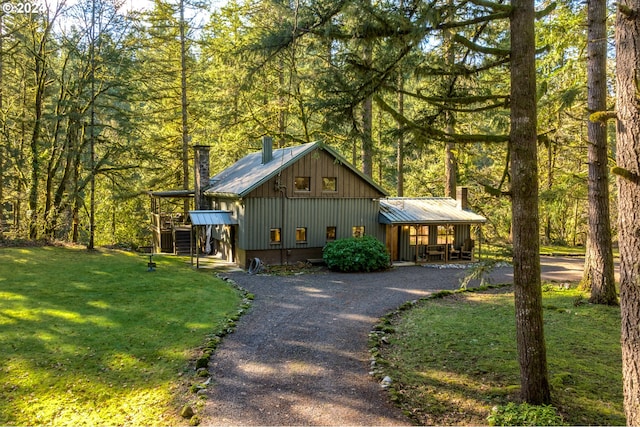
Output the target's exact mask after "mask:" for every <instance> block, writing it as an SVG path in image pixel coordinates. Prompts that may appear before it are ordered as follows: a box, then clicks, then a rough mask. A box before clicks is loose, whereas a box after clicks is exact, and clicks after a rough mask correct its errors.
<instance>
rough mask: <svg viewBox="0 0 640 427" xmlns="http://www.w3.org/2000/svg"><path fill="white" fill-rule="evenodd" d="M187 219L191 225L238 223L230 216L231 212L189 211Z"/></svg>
mask: <svg viewBox="0 0 640 427" xmlns="http://www.w3.org/2000/svg"><path fill="white" fill-rule="evenodd" d="M189 217H190V218H191V224H193V225H235V224H237V223H238V221H237V220H236V219H234V218H233V217H232V216H231V211H212V210H199V211H189Z"/></svg>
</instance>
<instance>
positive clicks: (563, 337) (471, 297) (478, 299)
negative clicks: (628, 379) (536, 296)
mask: <svg viewBox="0 0 640 427" xmlns="http://www.w3.org/2000/svg"><path fill="white" fill-rule="evenodd" d="M544 290H545V292H543V305H544V318H545V338H546V342H547V359H548V365H549V376H550V382H551V386H552V399H553V405H554V406H555V407H557V408H558V409H559V412H560V414H561V415H562V416H563V418H564V422H566V423H567V424H569V425H624V424H625V418H624V412H623V407H622V374H621V371H622V368H621V353H620V310H619V308H618V307H605V306H596V305H591V304H588V303H587V298H588V296H587V295H584V294H582V293H581V292H580V291H578V290H576V289H569V290H565V289H562V288H559V287H556V286H553V285H545V286H544ZM400 313H401V315H400V316H395V317H393V316H392V317H388V318H387V320H386V323H384V322H383V323H382V324H381V325H380V326H379V327H378V329H380V330H382V331H387V332H389V335H388V337H387V338H386V339H387V340H388V341H389V343H390V344H389V345H384V344H382V345H381V354H380V356H381V359H380V366H381V372H378V376H379V377H382V376H385V375H388V376H390V377H391V378H392V379H393V383H392V386H391V389H390V394H391V397H392V398H393V399H394V400H395V401H396V402H397V403H398V404H399V405H400V406H401V407H402V408H403V409H404V410H405V412H406V413H407V414H408V415H409V416H410V417H411V418H412V419H414V420H415V421H416V423H418V424H427V425H480V424H486V423H487V418H486V417H487V415H489V413H490V411H491V408H492V407H493V406H495V405H504V404H506V403H507V402H509V401H515V402H517V401H518V394H519V384H520V380H519V368H518V363H517V350H516V342H515V315H514V308H513V293H498V294H494V293H484V292H469V293H456V294H455V295H451V296H447V297H445V298H439V299H429V300H426V301H422V302H420V303H419V304H418V305H416V306H413V307H411V308H409V309H408V310H406V311H401V312H400ZM389 319H393V321H390V320H389ZM372 345H380V344H379V341H377V339H374V340H372ZM374 350H375V349H374ZM374 353H375V352H374Z"/></svg>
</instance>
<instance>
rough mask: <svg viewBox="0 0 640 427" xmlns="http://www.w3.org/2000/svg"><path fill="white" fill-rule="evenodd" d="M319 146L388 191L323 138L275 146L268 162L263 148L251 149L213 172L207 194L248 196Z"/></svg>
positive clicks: (379, 188) (372, 184)
mask: <svg viewBox="0 0 640 427" xmlns="http://www.w3.org/2000/svg"><path fill="white" fill-rule="evenodd" d="M316 149H319V150H324V151H326V152H327V153H329V154H330V155H331V156H333V157H334V158H335V159H336V160H338V161H339V162H340V163H341V164H342V165H343V166H345V167H347V168H348V169H349V170H351V171H352V172H354V173H355V174H357V175H358V176H360V178H362V179H363V180H364V181H366V182H367V183H368V184H369V185H371V186H372V187H374V188H375V189H376V190H377V191H379V192H380V193H381V194H383V195H385V196H386V195H387V192H386V191H385V190H384V189H383V188H382V187H380V186H379V185H378V184H376V183H375V182H374V181H373V180H372V179H371V178H370V177H368V176H366V175H365V174H363V173H362V172H360V171H359V170H357V169H356V168H355V167H354V166H353V165H351V164H350V163H349V162H348V161H346V160H345V159H344V158H343V157H342V156H341V155H340V154H339V153H338V152H337V151H335V150H334V149H333V148H331V147H329V146H328V145H326V144H323V143H322V142H310V143H307V144H302V145H297V146H295V147H286V148H279V149H277V150H273V159H272V160H271V161H269V162H268V163H265V164H263V163H262V152H261V151H257V152H255V153H251V154H249V155H247V156H245V157H243V158H242V159H240V160H238V161H237V162H236V163H234V164H233V165H231V166H229V167H228V168H226V169H225V170H223V171H222V172H220V173H218V174H217V175H215V176H213V177H212V178H211V180H210V183H211V186H210V187H209V188H208V189H207V190H205V194H206V195H209V196H216V195H218V196H221V195H222V196H230V197H245V196H246V195H247V194H249V193H250V192H251V191H253V190H255V189H256V188H258V187H259V186H260V185H262V184H264V183H265V182H267V181H268V180H269V179H271V178H273V177H274V176H276V175H277V174H278V173H279V172H280V171H282V170H284V169H286V168H287V167H289V166H290V165H292V164H294V163H295V162H297V161H298V160H300V159H301V158H302V157H304V156H306V155H307V154H309V153H311V152H312V151H314V150H316Z"/></svg>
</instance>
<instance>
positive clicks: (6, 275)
mask: <svg viewBox="0 0 640 427" xmlns="http://www.w3.org/2000/svg"><path fill="white" fill-rule="evenodd" d="M154 260H155V261H156V262H157V266H158V267H157V271H154V272H147V264H146V263H147V261H148V257H146V256H143V255H140V254H135V253H129V252H120V251H107V250H104V251H103V250H101V251H96V252H92V253H91V252H87V251H86V250H83V249H71V248H60V247H42V248H40V247H38V248H0V347H1V348H2V354H1V355H0V425H7V424H11V425H42V424H48V425H175V424H177V423H183V424H184V423H185V421H184V420H181V419H180V418H178V416H177V413H178V411H179V406H180V405H181V403H182V400H181V399H183V397H181V393H183V391H184V389H185V387H187V386H188V381H189V378H192V377H193V374H192V372H193V368H192V367H190V365H189V363H190V361H191V360H192V359H193V358H194V357H196V349H197V348H198V347H199V346H201V345H203V344H204V343H205V341H206V336H207V335H209V334H211V333H214V332H216V331H217V330H219V329H220V328H222V327H224V326H225V325H226V319H227V318H228V317H229V316H230V315H232V314H233V313H236V311H237V309H238V305H239V304H240V302H241V295H240V294H239V292H238V291H237V290H235V289H233V288H231V287H230V286H229V285H228V284H226V283H225V282H223V281H221V280H218V279H216V278H215V277H214V276H213V274H212V273H211V272H210V271H208V272H205V271H195V270H193V269H192V268H191V267H190V266H189V265H188V264H187V263H186V262H185V259H184V258H178V257H172V256H164V257H163V256H156V257H154Z"/></svg>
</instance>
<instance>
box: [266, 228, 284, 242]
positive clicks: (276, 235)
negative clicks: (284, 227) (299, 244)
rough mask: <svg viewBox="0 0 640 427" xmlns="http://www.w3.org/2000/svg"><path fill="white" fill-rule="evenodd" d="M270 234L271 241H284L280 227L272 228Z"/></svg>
mask: <svg viewBox="0 0 640 427" xmlns="http://www.w3.org/2000/svg"><path fill="white" fill-rule="evenodd" d="M269 235H270V237H269V240H270V241H271V243H280V242H281V241H282V234H281V233H280V229H279V228H272V229H271V231H270V233H269Z"/></svg>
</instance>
